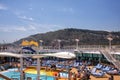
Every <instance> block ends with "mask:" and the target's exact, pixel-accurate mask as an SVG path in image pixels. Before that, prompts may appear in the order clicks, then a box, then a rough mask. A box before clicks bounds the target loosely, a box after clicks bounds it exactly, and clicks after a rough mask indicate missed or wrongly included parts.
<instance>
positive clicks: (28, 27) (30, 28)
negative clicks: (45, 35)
mask: <svg viewBox="0 0 120 80" xmlns="http://www.w3.org/2000/svg"><path fill="white" fill-rule="evenodd" d="M35 30H37V29H36V26H34V25H31V24H30V25H26V26H17V25H16V26H15V25H9V26H8V25H0V31H1V32H21V31H22V32H27V31H35Z"/></svg>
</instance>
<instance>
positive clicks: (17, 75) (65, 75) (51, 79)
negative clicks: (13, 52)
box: [0, 70, 68, 80]
mask: <svg viewBox="0 0 120 80" xmlns="http://www.w3.org/2000/svg"><path fill="white" fill-rule="evenodd" d="M0 74H3V75H5V76H7V77H9V78H17V80H20V72H16V71H14V70H8V71H4V72H1V73H0ZM28 77H31V78H32V80H37V74H31V73H25V80H27V78H28ZM60 77H62V78H68V73H65V72H60ZM40 79H41V80H55V77H54V76H48V75H47V76H46V75H40ZM0 80H4V79H2V78H0Z"/></svg>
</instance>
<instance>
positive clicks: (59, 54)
mask: <svg viewBox="0 0 120 80" xmlns="http://www.w3.org/2000/svg"><path fill="white" fill-rule="evenodd" d="M0 56H9V57H18V58H20V57H32V58H41V57H47V56H52V57H58V58H66V59H70V58H75V57H76V56H75V54H74V53H70V52H57V53H48V54H16V53H10V52H0Z"/></svg>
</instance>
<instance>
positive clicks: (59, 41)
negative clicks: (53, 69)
mask: <svg viewBox="0 0 120 80" xmlns="http://www.w3.org/2000/svg"><path fill="white" fill-rule="evenodd" d="M60 43H61V40H60V39H58V45H59V50H60V47H61V45H60Z"/></svg>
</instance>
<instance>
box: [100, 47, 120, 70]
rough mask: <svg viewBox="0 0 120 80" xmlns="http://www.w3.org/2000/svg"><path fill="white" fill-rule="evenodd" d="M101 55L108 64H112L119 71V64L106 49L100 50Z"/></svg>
mask: <svg viewBox="0 0 120 80" xmlns="http://www.w3.org/2000/svg"><path fill="white" fill-rule="evenodd" d="M101 53H102V54H103V55H104V56H105V57H106V59H107V60H108V61H109V62H112V63H113V64H114V65H115V67H116V68H118V69H120V62H119V61H118V60H116V59H115V58H114V57H113V56H112V54H110V51H109V50H108V49H105V50H101Z"/></svg>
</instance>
